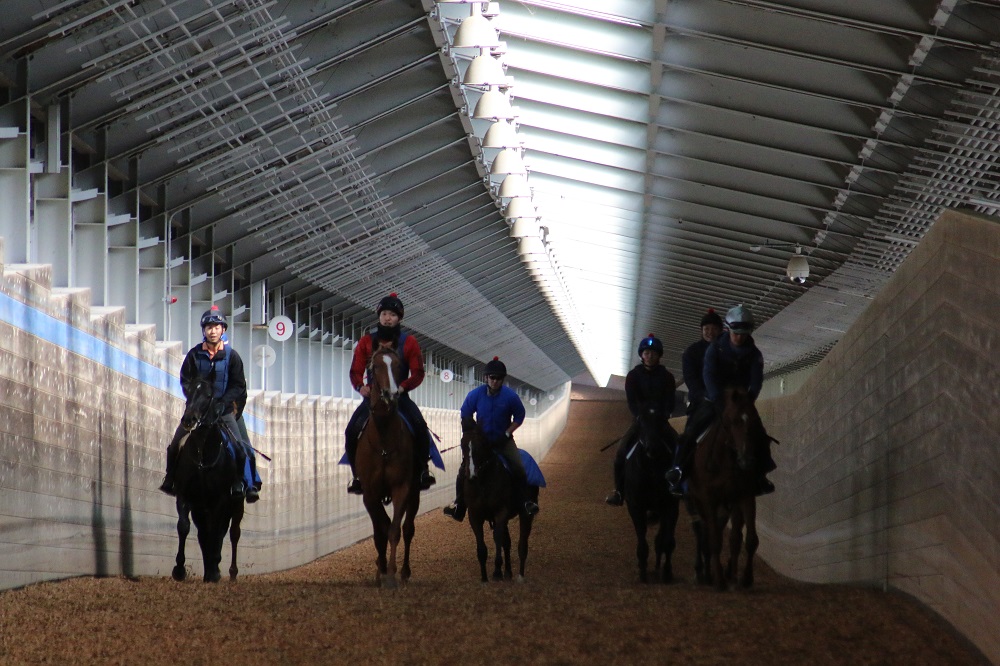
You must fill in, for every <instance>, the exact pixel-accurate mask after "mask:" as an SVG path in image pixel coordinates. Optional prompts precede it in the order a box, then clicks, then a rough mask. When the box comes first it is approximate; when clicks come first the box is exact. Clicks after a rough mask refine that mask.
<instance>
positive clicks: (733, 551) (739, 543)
mask: <svg viewBox="0 0 1000 666" xmlns="http://www.w3.org/2000/svg"><path fill="white" fill-rule="evenodd" d="M743 519H744V516H743V505H742V500H741V501H740V502H739V503H737V504H736V507H735V508H734V509H733V512H732V515H731V516H730V518H729V521H730V523H729V561H728V562H726V580H728V581H730V582H736V572H737V570H738V569H739V566H740V551H741V550H743Z"/></svg>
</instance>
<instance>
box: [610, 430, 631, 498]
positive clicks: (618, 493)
mask: <svg viewBox="0 0 1000 666" xmlns="http://www.w3.org/2000/svg"><path fill="white" fill-rule="evenodd" d="M628 445H629V442H628V441H626V440H625V438H623V442H622V443H621V444H619V446H618V451H617V452H616V453H615V467H614V470H615V490H614V492H612V493H611V494H610V495H608V496H607V497H605V498H604V501H605V502H606V503H607V504H610V505H611V506H621V505H622V504H624V503H625V500H624V499H623V496H624V494H625V455H626V453H627V452H626V449H627V448H628Z"/></svg>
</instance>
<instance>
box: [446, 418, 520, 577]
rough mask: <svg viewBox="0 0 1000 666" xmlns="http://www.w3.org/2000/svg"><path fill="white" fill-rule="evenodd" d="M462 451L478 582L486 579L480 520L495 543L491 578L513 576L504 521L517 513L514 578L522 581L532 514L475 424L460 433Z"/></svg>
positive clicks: (508, 531) (484, 543) (508, 530)
mask: <svg viewBox="0 0 1000 666" xmlns="http://www.w3.org/2000/svg"><path fill="white" fill-rule="evenodd" d="M462 452H463V453H464V454H465V459H466V461H467V465H463V467H462V472H463V474H462V483H464V484H465V500H466V503H467V505H468V507H469V525H471V526H472V532H473V534H475V535H476V557H477V558H478V559H479V572H480V575H481V577H482V582H484V583H487V582H489V578H487V576H486V559H487V556H488V554H489V553H488V550H487V547H486V537H485V534H484V530H483V523H484V522H487V521H488V522H489V524H490V527H491V528H492V529H493V543H494V546H495V550H496V552H495V557H494V568H493V580H503V579H504V578H506V579H508V580H509V579H511V578H513V571H512V568H511V562H510V546H511V539H510V529H509V528H508V523H509V522H510V520H511V519H512V518H514V517H515V516H517V517H519V521H518V524H519V526H520V534H519V536H518V542H517V556H518V560H520V562H519V569H518V576H517V581H518V582H524V565H525V563H526V562H527V560H528V537H529V536H530V535H531V525H532V523H533V522H534V516H529V515H528V514H527V513H526V512H525V511H524V506H523V498H521V497H520V495H519V493H518V492H517V488H516V487H515V484H514V480H513V478H512V477H511V474H510V472H508V471H507V470H506V468H505V467H504V466H503V463H501V462H500V456H499V455H498V454H497V453H496V452H495V451H494V450H493V448H492V447H491V446H490V445H489V443H488V442H487V440H486V437H485V436H484V435H483V433H482V430H480V428H479V426H476V428H475V429H474V430H472V431H470V432H468V433H466V434H464V435H463V436H462ZM529 489H530V493H531V494H532V497H531V499H532V501H537V500H538V486H529Z"/></svg>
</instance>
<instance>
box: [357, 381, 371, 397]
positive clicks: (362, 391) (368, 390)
mask: <svg viewBox="0 0 1000 666" xmlns="http://www.w3.org/2000/svg"><path fill="white" fill-rule="evenodd" d="M358 393H360V394H361V397H363V398H367V397H368V396H370V395H371V394H372V390H371V387H369V386H368V384H364V385H362V387H361V388H359V389H358Z"/></svg>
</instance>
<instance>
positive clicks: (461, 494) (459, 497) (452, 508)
mask: <svg viewBox="0 0 1000 666" xmlns="http://www.w3.org/2000/svg"><path fill="white" fill-rule="evenodd" d="M462 472H463V470H462V469H459V472H458V478H457V479H455V501H454V502H452V503H451V504H449V505H448V506H446V507H445V508H444V515H446V516H450V517H452V518H454V519H455V520H457V521H458V522H462V520H464V519H465V509H466V507H465V484H463V483H462Z"/></svg>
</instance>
